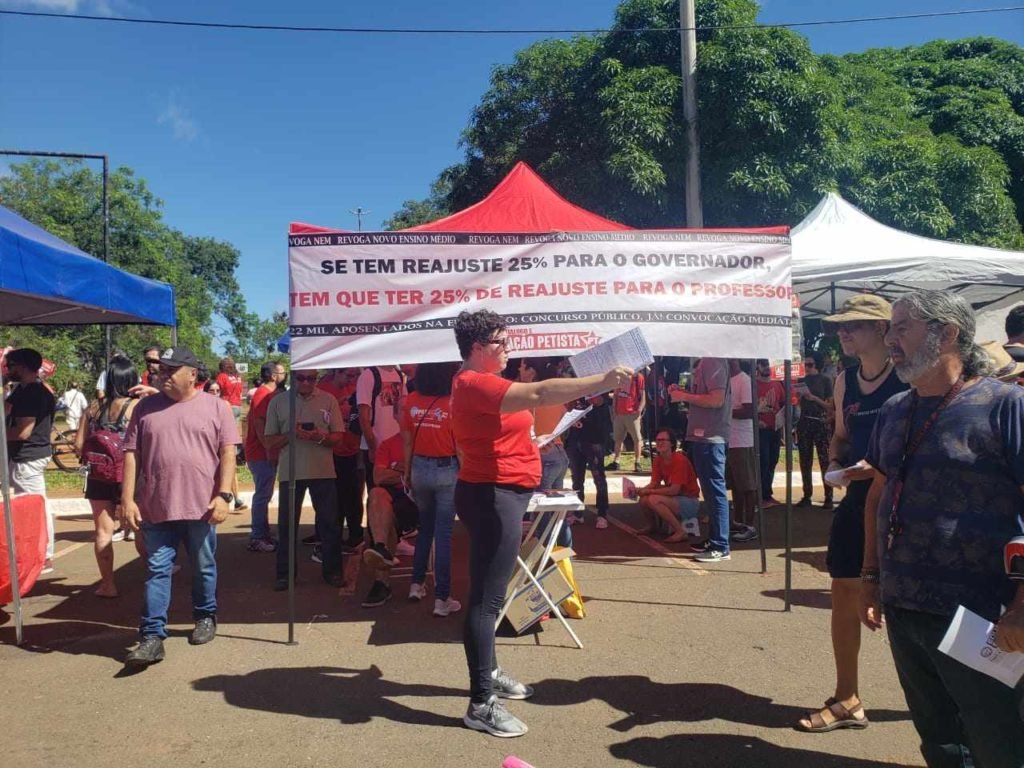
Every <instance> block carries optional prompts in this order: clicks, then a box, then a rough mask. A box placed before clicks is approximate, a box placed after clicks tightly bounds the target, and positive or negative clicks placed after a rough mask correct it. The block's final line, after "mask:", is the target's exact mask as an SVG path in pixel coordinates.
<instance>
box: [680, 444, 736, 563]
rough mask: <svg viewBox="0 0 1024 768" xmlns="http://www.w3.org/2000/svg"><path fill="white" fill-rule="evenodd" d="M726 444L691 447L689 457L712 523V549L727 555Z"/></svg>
mask: <svg viewBox="0 0 1024 768" xmlns="http://www.w3.org/2000/svg"><path fill="white" fill-rule="evenodd" d="M727 448H728V445H726V444H725V443H698V442H691V443H690V457H691V458H692V459H693V468H694V470H696V472H697V480H698V481H699V482H700V491H701V493H703V494H704V504H705V505H706V507H707V512H708V517H709V518H710V519H711V530H710V531H709V533H708V543H709V544H710V545H711V549H714V550H717V551H719V552H722V553H723V554H726V553H728V552H729V498H728V496H727V494H726V490H725V454H726V449H727Z"/></svg>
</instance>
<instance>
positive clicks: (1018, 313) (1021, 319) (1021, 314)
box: [1006, 304, 1024, 339]
mask: <svg viewBox="0 0 1024 768" xmlns="http://www.w3.org/2000/svg"><path fill="white" fill-rule="evenodd" d="M1022 333H1024V304H1021V305H1020V306H1019V307H1014V308H1013V309H1011V310H1010V311H1009V312H1008V313H1007V315H1006V337H1007V338H1009V339H1012V338H1015V337H1017V336H1020V335H1021V334H1022Z"/></svg>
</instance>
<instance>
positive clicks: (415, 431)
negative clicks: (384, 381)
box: [401, 392, 455, 456]
mask: <svg viewBox="0 0 1024 768" xmlns="http://www.w3.org/2000/svg"><path fill="white" fill-rule="evenodd" d="M401 427H402V431H403V432H408V433H409V434H410V435H412V436H413V440H415V442H414V443H413V446H412V452H413V454H415V455H417V456H454V455H455V435H453V434H452V405H451V397H449V396H442V397H435V396H433V395H421V394H420V393H419V392H411V393H410V394H409V395H408V396H407V397H406V398H405V403H404V405H403V407H402V418H401Z"/></svg>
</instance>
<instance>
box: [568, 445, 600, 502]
mask: <svg viewBox="0 0 1024 768" xmlns="http://www.w3.org/2000/svg"><path fill="white" fill-rule="evenodd" d="M565 452H566V455H567V456H568V457H569V469H570V472H571V474H572V489H573V490H574V491H576V495H577V496H579V497H580V501H583V502H584V503H585V501H586V500H585V499H584V498H583V489H584V486H585V484H586V480H587V469H588V468H589V469H590V474H591V476H593V478H594V485H595V486H596V488H597V514H598V515H600V516H601V517H607V515H608V478H607V477H606V476H605V473H604V443H585V442H582V441H580V440H579V438H574V439H572V440H570V441H569V443H568V444H567V445H566V448H565Z"/></svg>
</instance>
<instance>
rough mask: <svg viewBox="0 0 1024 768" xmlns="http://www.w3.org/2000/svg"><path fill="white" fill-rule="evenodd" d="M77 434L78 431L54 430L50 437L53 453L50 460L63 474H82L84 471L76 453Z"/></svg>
mask: <svg viewBox="0 0 1024 768" xmlns="http://www.w3.org/2000/svg"><path fill="white" fill-rule="evenodd" d="M76 434H77V430H74V429H65V430H59V429H56V428H54V430H53V433H52V434H51V435H50V448H51V449H52V451H53V455H52V456H51V457H50V458H51V460H52V461H53V463H54V465H55V466H56V467H57V469H59V470H60V471H61V472H81V471H82V470H83V469H84V468H83V467H82V464H81V461H80V460H79V458H78V454H77V453H76V452H75V436H76Z"/></svg>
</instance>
